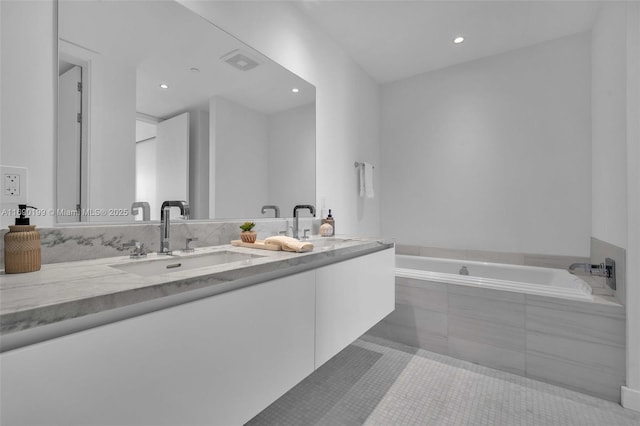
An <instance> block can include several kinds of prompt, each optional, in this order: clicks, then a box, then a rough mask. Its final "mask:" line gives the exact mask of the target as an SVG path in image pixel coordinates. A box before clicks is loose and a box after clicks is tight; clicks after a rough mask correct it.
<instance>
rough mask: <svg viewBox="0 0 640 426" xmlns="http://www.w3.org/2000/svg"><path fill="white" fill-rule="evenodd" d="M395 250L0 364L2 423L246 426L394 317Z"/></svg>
mask: <svg viewBox="0 0 640 426" xmlns="http://www.w3.org/2000/svg"><path fill="white" fill-rule="evenodd" d="M393 255H394V250H393V249H392V248H391V249H386V250H384V251H379V252H375V253H372V254H368V255H364V256H361V257H356V258H353V259H350V260H346V261H342V262H339V263H335V264H330V265H328V266H322V267H319V268H316V269H313V270H309V271H306V272H302V273H298V274H295V275H289V276H286V277H283V278H278V279H275V280H271V281H267V282H264V283H261V284H256V285H252V286H249V287H245V288H241V289H238V290H234V291H230V292H227V293H222V294H219V295H215V296H211V297H207V298H204V299H200V300H196V301H193V302H189V303H184V304H181V305H177V306H173V307H171V308H167V309H163V310H159V311H155V312H151V313H148V314H145V315H140V316H137V317H133V318H129V319H125V320H121V321H118V322H114V323H110V324H107V325H103V326H99V327H95V328H90V329H87V330H85V331H81V332H77V333H74V334H69V335H67V336H63V337H58V338H53V339H51V340H46V341H44V342H41V343H36V344H32V345H28V346H24V347H22V348H18V349H14V350H11V351H7V352H4V353H2V354H0V373H1V382H0V396H1V401H0V423H1V424H3V425H4V424H6V425H29V426H35V425H58V424H60V425H62V424H64V425H83V426H89V425H127V426H133V425H158V426H159V425H172V426H174V425H204V424H206V425H240V424H243V423H245V422H247V421H248V420H250V419H251V418H252V417H253V416H255V415H256V414H257V413H259V412H260V411H262V410H263V409H265V408H266V407H267V406H268V405H269V404H271V403H272V402H273V401H275V400H276V399H277V398H279V397H280V396H281V395H282V394H284V393H285V392H286V391H288V390H289V389H291V388H292V387H293V386H295V385H296V384H297V383H299V382H300V381H301V380H303V379H304V378H305V377H306V376H307V375H309V374H310V373H312V372H313V371H314V369H316V368H318V367H319V366H320V365H322V364H323V363H324V362H326V361H327V360H328V359H329V358H331V357H332V356H333V355H335V354H336V353H338V352H339V351H340V350H342V349H343V348H345V347H346V346H347V345H349V344H350V343H351V342H353V341H354V340H355V339H356V338H358V337H359V336H360V335H361V334H362V333H364V332H365V331H366V330H367V329H369V328H370V327H372V326H373V325H374V324H375V323H377V322H378V321H379V320H381V319H382V318H383V317H384V316H386V315H387V314H388V313H389V312H391V311H392V310H393V307H394V278H393V265H394V260H393Z"/></svg>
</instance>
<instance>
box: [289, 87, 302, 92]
mask: <svg viewBox="0 0 640 426" xmlns="http://www.w3.org/2000/svg"><path fill="white" fill-rule="evenodd" d="M291 91H292V92H293V93H298V92H299V91H300V89H298V88H297V87H294V88H293V89H291Z"/></svg>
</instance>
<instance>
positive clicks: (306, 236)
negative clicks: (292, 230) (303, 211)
mask: <svg viewBox="0 0 640 426" xmlns="http://www.w3.org/2000/svg"><path fill="white" fill-rule="evenodd" d="M309 231H311V229H305V230H304V235H302V238H301V239H302V240H308V239H309V236H308V235H307V232H309Z"/></svg>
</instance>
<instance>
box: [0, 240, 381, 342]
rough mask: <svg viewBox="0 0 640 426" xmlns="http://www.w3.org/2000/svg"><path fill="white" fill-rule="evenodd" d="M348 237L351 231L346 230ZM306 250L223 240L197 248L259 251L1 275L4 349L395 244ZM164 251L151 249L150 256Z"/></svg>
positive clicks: (352, 243)
mask: <svg viewBox="0 0 640 426" xmlns="http://www.w3.org/2000/svg"><path fill="white" fill-rule="evenodd" d="M345 238H346V237H345ZM317 244H318V247H316V248H314V250H313V251H311V252H307V253H289V252H282V251H269V250H255V249H249V248H243V247H233V246H230V245H228V244H227V245H221V246H214V247H208V248H199V249H196V250H195V252H194V253H193V254H189V255H178V256H173V257H172V258H175V259H176V261H178V260H179V259H180V256H199V255H202V254H206V253H211V252H215V251H225V250H226V251H233V252H238V253H249V254H252V255H259V256H261V257H255V258H251V259H248V260H242V261H238V262H235V263H228V264H223V265H216V266H208V267H204V268H199V269H192V270H184V271H177V272H172V273H166V274H162V275H154V276H140V275H137V274H134V273H130V272H124V271H121V270H119V269H116V268H113V267H111V266H109V265H121V264H125V263H131V262H138V260H132V259H129V257H128V256H120V257H112V258H103V259H96V260H86V261H78V262H67V263H56V264H50V265H43V266H42V269H41V270H40V271H38V272H31V273H27V274H11V275H4V274H2V275H0V338H1V339H2V341H1V342H2V345H1V347H0V349H1V350H2V351H5V350H10V349H12V348H15V347H19V346H23V345H26V344H30V343H34V342H37V341H41V340H46V339H48V338H52V337H56V336H61V335H65V334H69V333H72V332H76V331H79V330H82V329H87V328H90V327H95V326H97V325H100V324H105V323H110V322H113V321H116V320H120V319H124V318H130V317H133V316H136V315H140V314H143V313H146V312H153V311H156V310H159V309H164V308H167V307H169V306H174V305H177V304H181V303H186V302H188V301H192V300H198V299H200V298H203V297H209V296H213V295H216V294H220V293H224V292H228V291H231V290H236V289H240V288H243V287H247V286H250V285H253V284H257V283H260V282H264V281H266V280H271V279H275V278H279V277H284V276H288V275H291V274H296V273H299V272H303V271H306V270H311V269H314V268H317V267H319V266H323V265H328V264H332V263H335V262H340V261H342V260H347V259H351V258H354V257H358V256H362V255H364V254H368V253H373V252H377V251H380V250H384V249H387V248H391V247H393V243H391V242H384V241H379V240H374V239H365V238H352V239H347V240H344V241H338V240H336V241H335V242H332V241H331V240H330V239H322V240H320V242H319V243H317ZM158 257H161V258H162V259H166V256H158V255H156V254H153V255H150V256H148V257H147V259H146V260H152V259H154V258H158Z"/></svg>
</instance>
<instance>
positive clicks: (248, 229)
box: [240, 222, 258, 243]
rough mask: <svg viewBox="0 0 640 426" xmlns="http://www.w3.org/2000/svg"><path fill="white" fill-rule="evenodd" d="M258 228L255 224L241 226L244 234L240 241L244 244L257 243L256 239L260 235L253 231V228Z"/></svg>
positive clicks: (246, 223) (248, 223)
mask: <svg viewBox="0 0 640 426" xmlns="http://www.w3.org/2000/svg"><path fill="white" fill-rule="evenodd" d="M254 226H256V224H255V223H253V222H245V223H243V224H242V225H240V229H242V232H241V233H240V239H241V240H242V242H243V243H255V242H256V238H258V234H256V232H255V231H252V229H253V227H254Z"/></svg>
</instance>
